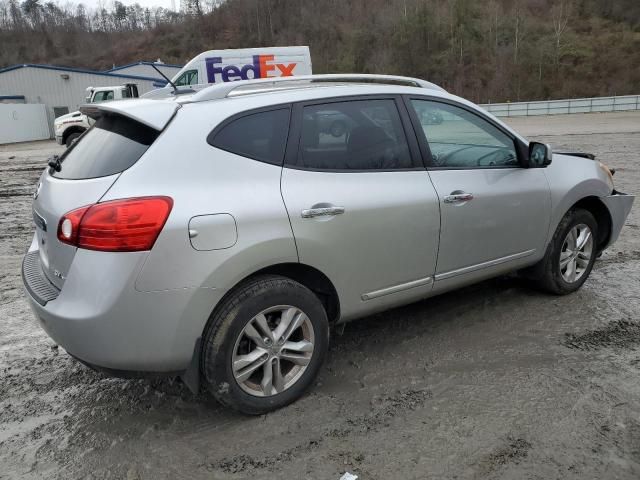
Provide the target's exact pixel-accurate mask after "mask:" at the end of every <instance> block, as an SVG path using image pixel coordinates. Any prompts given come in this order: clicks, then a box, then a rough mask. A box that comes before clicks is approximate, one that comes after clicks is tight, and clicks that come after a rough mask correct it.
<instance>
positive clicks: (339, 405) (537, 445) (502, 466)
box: [0, 112, 640, 480]
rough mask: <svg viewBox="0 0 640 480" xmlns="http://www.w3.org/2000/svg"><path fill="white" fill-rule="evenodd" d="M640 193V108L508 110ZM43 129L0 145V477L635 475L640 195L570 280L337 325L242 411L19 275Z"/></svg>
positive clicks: (518, 122) (526, 129)
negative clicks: (93, 330)
mask: <svg viewBox="0 0 640 480" xmlns="http://www.w3.org/2000/svg"><path fill="white" fill-rule="evenodd" d="M510 123H512V124H513V125H514V126H515V127H516V128H517V129H519V130H520V131H521V132H522V133H524V134H525V135H528V136H530V138H535V139H538V140H542V141H545V142H549V143H551V144H552V145H553V146H554V148H556V149H557V150H565V151H566V150H574V151H587V152H593V153H596V154H597V155H598V158H599V159H600V160H602V161H603V162H605V163H607V164H609V165H610V166H613V167H616V168H617V170H618V171H617V173H616V176H615V180H616V183H617V187H618V189H620V190H622V191H626V192H628V193H634V194H636V195H637V194H638V193H640V191H639V190H640V187H639V185H640V163H639V162H638V156H639V153H638V152H640V112H638V113H615V114H588V115H571V116H557V117H539V118H518V119H512V120H510ZM59 151H61V148H60V147H58V146H57V145H55V144H54V143H52V142H35V143H29V144H19V145H4V146H0V172H1V176H0V260H1V263H0V278H1V279H2V283H1V285H0V288H1V289H2V290H1V293H0V478H3V479H4V478H24V479H30V478H126V479H130V480H132V479H159V478H189V479H199V478H206V479H247V478H251V479H254V478H265V479H267V478H268V479H274V478H286V479H302V478H309V479H336V480H337V479H338V478H340V476H341V475H342V474H343V473H344V472H346V471H348V472H351V473H354V474H357V475H358V476H359V478H360V479H377V480H382V479H385V480H387V479H389V480H396V479H413V478H421V479H422V478H459V479H460V478H461V479H480V478H483V479H484V478H518V479H524V478H529V479H552V478H559V479H560V478H562V479H565V478H576V479H581V480H582V479H585V478H594V479H595V478H597V479H603V478H620V479H625V478H628V479H637V478H640V382H639V380H638V378H639V375H640V235H639V234H640V230H639V225H640V206H639V205H636V206H635V208H634V210H633V211H632V213H631V216H630V217H629V219H628V221H627V226H626V227H625V229H624V230H623V233H622V236H621V238H620V240H619V241H618V243H617V244H615V245H614V246H613V247H612V248H611V249H610V250H609V251H607V252H605V254H604V255H603V257H602V259H601V260H600V261H598V262H597V263H596V267H595V270H594V272H593V274H592V276H591V278H590V280H589V281H588V282H587V283H586V285H585V286H584V288H582V289H581V290H580V291H579V292H577V293H575V294H573V295H570V296H565V297H554V296H548V295H544V294H541V293H539V292H536V291H532V290H529V289H528V288H526V285H524V284H523V283H521V282H520V281H518V280H516V279H512V278H501V279H496V280H492V281H488V282H484V283H481V284H479V285H475V286H473V287H470V288H466V289H464V290H462V291H459V292H456V293H452V294H447V295H444V296H441V297H437V298H433V299H430V300H428V301H424V302H421V303H418V304H414V305H411V306H408V307H404V308H401V309H396V310H393V311H390V312H387V313H383V314H379V315H375V316H372V317H370V318H367V319H364V320H360V321H358V322H355V323H352V324H349V325H347V327H346V330H345V332H344V335H342V336H338V335H335V336H334V337H333V339H332V340H333V344H332V347H331V351H330V355H329V360H328V362H327V364H326V366H325V368H324V370H323V372H322V374H321V377H320V379H319V381H318V384H317V386H316V387H315V388H314V389H313V391H311V392H310V393H309V394H308V395H306V396H305V397H304V398H303V399H302V400H300V401H298V402H297V403H295V404H293V405H291V406H290V407H288V408H285V409H283V410H281V411H278V412H275V413H272V414H268V415H264V416H260V417H245V416H241V415H238V414H235V413H233V412H230V411H228V410H225V409H224V408H222V407H220V406H218V405H217V404H216V403H215V402H214V401H212V400H211V399H209V398H208V397H207V396H206V395H202V396H194V395H192V394H191V393H189V392H188V391H187V390H186V389H185V387H184V386H183V385H182V384H181V383H180V382H179V381H172V380H163V381H159V380H158V381H142V380H119V379H112V378H107V377H106V376H104V375H102V374H100V373H96V372H93V371H91V370H89V369H87V368H86V367H84V366H82V365H81V364H79V363H78V362H76V361H74V360H73V359H72V358H71V357H69V356H68V355H67V354H66V353H65V352H64V351H63V350H62V349H58V348H55V347H54V345H53V344H52V342H51V341H50V340H49V339H48V337H47V336H46V335H45V334H44V333H43V332H42V331H41V330H40V329H39V327H37V326H36V325H35V323H34V321H33V320H32V315H31V312H30V310H29V307H28V305H27V302H26V301H25V299H24V297H23V293H22V289H21V279H20V262H21V256H22V254H23V252H24V250H25V249H26V247H27V245H28V243H29V241H30V239H31V235H32V226H31V214H30V205H31V196H30V195H31V193H32V190H33V186H34V184H35V182H36V180H37V177H38V176H39V173H40V171H41V170H42V168H43V166H44V162H45V159H46V157H47V156H49V155H51V154H52V153H55V152H59Z"/></svg>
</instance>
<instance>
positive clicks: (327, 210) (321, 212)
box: [302, 206, 344, 218]
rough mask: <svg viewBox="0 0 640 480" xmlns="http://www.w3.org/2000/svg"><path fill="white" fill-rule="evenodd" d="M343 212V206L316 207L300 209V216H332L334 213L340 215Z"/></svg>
mask: <svg viewBox="0 0 640 480" xmlns="http://www.w3.org/2000/svg"><path fill="white" fill-rule="evenodd" d="M343 213H344V207H334V206H330V207H316V208H309V209H307V210H302V218H314V217H332V216H334V215H342V214H343Z"/></svg>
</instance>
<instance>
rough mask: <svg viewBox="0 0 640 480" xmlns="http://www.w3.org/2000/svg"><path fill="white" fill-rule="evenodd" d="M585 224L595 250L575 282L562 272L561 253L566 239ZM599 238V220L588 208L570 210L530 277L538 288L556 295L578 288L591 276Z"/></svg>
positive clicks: (531, 271)
mask: <svg viewBox="0 0 640 480" xmlns="http://www.w3.org/2000/svg"><path fill="white" fill-rule="evenodd" d="M580 224H585V225H587V226H588V227H589V228H590V229H591V235H592V238H593V251H592V254H591V257H590V259H589V263H588V265H587V267H586V268H585V270H584V273H583V274H582V276H581V277H580V278H578V279H577V280H576V281H575V282H571V283H569V282H567V281H566V280H565V279H564V278H563V276H562V272H561V267H560V254H561V251H562V247H563V244H564V240H565V238H566V237H567V235H568V234H569V232H570V231H571V229H573V228H574V227H575V226H577V225H580ZM597 239H598V222H596V219H595V218H594V217H593V215H592V214H591V213H590V212H588V211H587V210H583V209H575V210H570V211H569V212H567V214H566V215H565V216H564V217H563V219H562V220H561V221H560V223H559V224H558V228H556V231H555V233H554V234H553V238H552V239H551V242H550V243H549V245H548V247H547V251H546V254H545V256H544V258H543V259H542V260H541V261H540V263H538V264H537V265H535V266H534V267H533V268H532V269H531V270H530V271H529V272H527V273H528V274H529V275H528V276H529V277H530V278H531V279H532V280H533V282H534V284H535V286H537V287H538V288H540V289H542V290H544V291H547V292H550V293H554V294H556V295H566V294H568V293H572V292H575V291H576V290H578V289H579V288H580V287H581V286H582V285H583V284H584V282H585V281H586V280H587V278H589V275H590V274H591V270H592V269H593V264H594V263H595V260H596V258H597V256H598V253H599V251H598V250H597V242H596V240H597Z"/></svg>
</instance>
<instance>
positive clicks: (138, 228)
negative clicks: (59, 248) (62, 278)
mask: <svg viewBox="0 0 640 480" xmlns="http://www.w3.org/2000/svg"><path fill="white" fill-rule="evenodd" d="M172 207H173V200H172V199H171V198H170V197H140V198H125V199H123V200H112V201H109V202H103V203H96V204H95V205H90V206H87V207H82V208H78V209H76V210H72V211H70V212H68V213H66V214H65V215H64V216H63V217H62V218H61V219H60V222H59V223H58V240H60V241H61V242H63V243H68V244H69V245H74V246H76V247H78V248H85V249H88V250H101V251H105V252H138V251H141V250H151V247H153V244H154V243H155V242H156V239H157V238H158V235H159V234H160V231H161V230H162V227H164V224H165V222H166V221H167V218H168V217H169V213H170V212H171V208H172Z"/></svg>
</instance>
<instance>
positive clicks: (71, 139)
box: [64, 132, 82, 148]
mask: <svg viewBox="0 0 640 480" xmlns="http://www.w3.org/2000/svg"><path fill="white" fill-rule="evenodd" d="M80 135H82V133H79V132H73V133H70V134H69V136H68V137H67V139H66V140H65V142H64V143H65V145H66V146H67V148H69V147H70V146H71V145H73V143H74V142H75V141H76V140H78V138H80Z"/></svg>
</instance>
